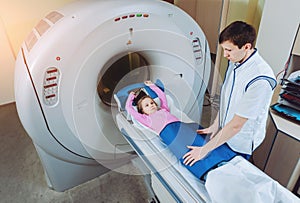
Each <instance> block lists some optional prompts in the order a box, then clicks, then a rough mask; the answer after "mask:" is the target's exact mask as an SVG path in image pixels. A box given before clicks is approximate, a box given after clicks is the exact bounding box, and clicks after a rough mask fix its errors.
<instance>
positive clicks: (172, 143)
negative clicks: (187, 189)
mask: <svg viewBox="0 0 300 203" xmlns="http://www.w3.org/2000/svg"><path fill="white" fill-rule="evenodd" d="M145 85H147V86H149V87H150V88H151V89H152V90H153V91H154V92H155V93H156V94H157V95H158V98H159V99H160V108H159V107H158V105H157V104H156V102H155V101H154V100H153V99H152V98H151V97H150V96H148V95H144V96H142V97H141V98H138V96H139V95H136V93H135V92H130V94H129V96H128V99H127V101H126V110H127V111H128V113H129V114H130V115H131V116H133V118H134V119H135V120H137V121H138V122H140V123H141V124H143V125H145V126H147V127H148V128H150V129H152V130H153V131H155V132H156V133H157V134H158V135H159V136H160V138H161V139H162V141H163V142H164V143H165V144H166V145H167V146H168V148H169V149H170V150H171V151H172V152H173V154H174V155H175V156H176V157H177V158H178V159H179V160H180V162H181V163H182V164H183V158H182V157H183V155H184V154H185V153H187V152H188V151H189V149H188V148H187V146H190V145H191V146H202V145H204V144H205V143H204V142H205V135H201V134H197V132H196V131H197V129H202V127H201V126H200V125H198V124H197V123H184V122H181V121H180V120H179V119H178V118H177V117H175V116H174V115H172V114H171V113H170V109H169V107H168V104H167V99H166V95H165V93H164V92H163V91H162V90H161V89H160V88H159V87H157V86H156V85H155V84H153V83H152V82H151V81H146V82H145ZM135 99H138V101H136V103H137V110H138V111H136V110H135V109H134V107H133V102H134V100H135ZM235 155H236V153H234V152H233V151H232V150H230V149H229V148H228V146H227V145H226V144H223V145H221V146H220V147H218V148H216V149H215V150H213V151H212V152H210V154H208V155H207V156H206V157H205V158H203V159H201V160H199V161H197V162H196V163H195V164H194V165H192V166H189V165H185V167H187V169H188V170H190V171H191V172H192V173H193V174H194V175H195V176H196V177H198V178H200V179H202V178H203V175H204V174H205V173H206V172H208V171H209V170H210V169H212V168H214V167H216V166H217V165H218V164H219V163H221V162H223V161H229V160H230V159H232V158H233V157H234V156H235Z"/></svg>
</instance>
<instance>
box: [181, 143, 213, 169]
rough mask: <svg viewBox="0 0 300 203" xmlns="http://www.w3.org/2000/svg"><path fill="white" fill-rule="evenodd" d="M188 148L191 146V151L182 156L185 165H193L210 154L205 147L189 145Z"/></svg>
mask: <svg viewBox="0 0 300 203" xmlns="http://www.w3.org/2000/svg"><path fill="white" fill-rule="evenodd" d="M187 148H189V149H190V151H189V152H187V153H186V154H185V155H184V156H183V157H182V158H183V159H184V160H183V163H184V164H185V165H190V166H192V165H194V163H196V162H197V161H199V160H201V159H203V158H204V157H205V156H206V155H207V154H208V152H206V150H205V149H204V147H196V146H187Z"/></svg>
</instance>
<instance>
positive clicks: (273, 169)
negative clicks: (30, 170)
mask: <svg viewBox="0 0 300 203" xmlns="http://www.w3.org/2000/svg"><path fill="white" fill-rule="evenodd" d="M299 153H300V142H299V141H298V140H296V139H294V138H291V137H289V136H288V135H286V134H284V133H282V132H280V131H279V132H278V134H277V137H276V140H275V143H274V146H273V148H272V152H271V154H270V158H269V160H268V163H267V165H266V169H265V172H266V173H267V174H268V175H269V176H271V177H272V178H273V179H275V180H277V181H278V182H279V183H280V184H282V185H283V186H287V184H288V182H289V180H290V177H291V175H292V173H293V171H294V169H295V167H296V165H297V162H298V160H299Z"/></svg>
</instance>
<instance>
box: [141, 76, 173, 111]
mask: <svg viewBox="0 0 300 203" xmlns="http://www.w3.org/2000/svg"><path fill="white" fill-rule="evenodd" d="M145 84H146V85H147V86H149V87H150V88H151V89H152V90H153V91H154V92H155V93H156V94H157V96H158V98H159V99H160V102H161V104H160V108H162V109H166V110H167V111H170V109H169V107H168V102H167V97H166V94H165V93H164V92H163V91H162V90H161V89H160V88H159V87H157V86H156V85H155V84H153V83H152V82H147V83H146V82H145Z"/></svg>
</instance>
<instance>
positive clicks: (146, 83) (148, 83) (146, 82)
mask: <svg viewBox="0 0 300 203" xmlns="http://www.w3.org/2000/svg"><path fill="white" fill-rule="evenodd" d="M151 84H153V82H151V81H150V80H147V81H145V85H147V86H149V85H151Z"/></svg>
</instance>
